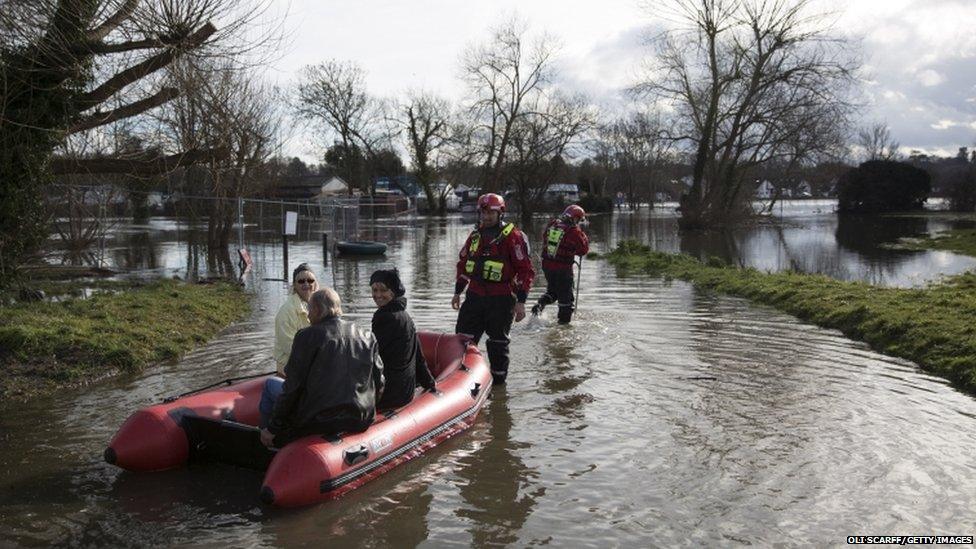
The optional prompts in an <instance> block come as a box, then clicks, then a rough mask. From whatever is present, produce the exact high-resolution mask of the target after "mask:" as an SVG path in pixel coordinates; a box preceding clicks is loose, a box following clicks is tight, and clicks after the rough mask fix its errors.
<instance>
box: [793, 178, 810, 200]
mask: <svg viewBox="0 0 976 549" xmlns="http://www.w3.org/2000/svg"><path fill="white" fill-rule="evenodd" d="M812 196H813V189H811V187H810V184H809V183H807V182H806V181H800V183H799V184H797V186H796V197H797V198H810V197H812Z"/></svg>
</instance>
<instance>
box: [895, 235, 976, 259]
mask: <svg viewBox="0 0 976 549" xmlns="http://www.w3.org/2000/svg"><path fill="white" fill-rule="evenodd" d="M898 247H899V248H905V249H910V250H945V251H948V252H955V253H957V254H963V255H968V256H973V257H976V229H953V230H949V231H942V232H938V233H936V234H934V235H932V236H929V237H927V238H913V239H910V240H904V241H902V242H900V243H899V244H898Z"/></svg>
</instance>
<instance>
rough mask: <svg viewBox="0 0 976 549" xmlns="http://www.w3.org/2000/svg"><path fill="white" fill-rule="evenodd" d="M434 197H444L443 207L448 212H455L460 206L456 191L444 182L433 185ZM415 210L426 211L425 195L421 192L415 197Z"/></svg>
mask: <svg viewBox="0 0 976 549" xmlns="http://www.w3.org/2000/svg"><path fill="white" fill-rule="evenodd" d="M434 196H443V197H444V207H445V209H446V210H447V211H449V212H454V211H457V210H458V208H459V207H460V206H461V198H460V197H458V195H457V190H456V189H455V188H454V187H452V186H451V184H450V183H448V182H446V181H438V182H437V183H434ZM416 198H417V209H418V210H428V209H429V208H428V207H427V193H425V192H424V191H423V190H421V191H420V192H419V193H418V194H417V196H416Z"/></svg>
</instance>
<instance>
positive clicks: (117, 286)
mask: <svg viewBox="0 0 976 549" xmlns="http://www.w3.org/2000/svg"><path fill="white" fill-rule="evenodd" d="M103 286H111V287H110V288H108V289H107V291H105V290H106V288H102V290H103V291H102V292H101V293H97V294H95V295H91V296H90V297H87V298H85V297H84V296H83V295H82V296H80V297H79V296H78V295H72V293H71V292H68V293H66V294H65V297H59V300H57V301H40V302H21V303H15V304H13V305H8V306H3V307H0V401H8V400H15V399H29V398H32V397H35V396H38V395H41V394H48V393H51V392H54V391H56V390H58V389H60V388H63V387H69V386H77V385H85V384H88V383H91V382H93V381H96V380H99V379H103V378H105V377H109V376H112V375H116V374H118V373H122V372H134V371H139V370H142V369H143V368H146V367H149V366H151V365H153V364H157V363H159V362H162V361H165V360H171V359H174V358H177V357H179V356H180V355H182V354H183V353H185V352H186V351H188V350H190V349H192V348H193V347H195V346H197V345H200V344H202V343H204V342H206V341H207V340H208V339H210V338H211V337H212V336H213V335H214V334H216V333H217V332H219V331H220V330H221V329H223V328H224V327H226V326H227V325H228V324H230V323H232V322H234V321H236V320H239V319H241V318H243V317H244V315H245V314H246V313H247V311H248V310H249V308H250V304H249V300H248V297H247V296H246V294H245V293H244V292H243V290H242V289H241V288H239V287H238V286H235V285H232V284H229V283H225V282H219V283H215V284H188V283H184V282H180V281H175V280H160V281H155V282H151V283H148V284H145V285H132V284H131V283H129V284H125V283H113V284H110V285H109V284H105V285H103ZM76 294H77V292H76Z"/></svg>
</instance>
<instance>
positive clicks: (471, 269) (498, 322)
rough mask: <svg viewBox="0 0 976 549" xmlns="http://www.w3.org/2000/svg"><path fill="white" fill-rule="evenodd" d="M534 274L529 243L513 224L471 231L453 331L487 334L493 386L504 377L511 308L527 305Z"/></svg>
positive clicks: (463, 255)
mask: <svg viewBox="0 0 976 549" xmlns="http://www.w3.org/2000/svg"><path fill="white" fill-rule="evenodd" d="M534 277H535V271H534V270H532V261H531V260H530V259H529V244H528V242H527V241H526V239H525V235H523V234H522V231H520V230H518V229H516V228H515V226H514V225H513V224H511V223H498V224H497V225H494V226H492V227H485V228H479V229H475V230H474V231H471V234H470V235H468V239H467V240H465V242H464V246H463V247H462V248H461V253H460V254H459V259H458V263H457V282H456V283H455V286H454V293H455V295H457V294H460V293H461V292H463V291H464V289H465V287H467V290H468V291H467V293H466V294H465V298H464V303H462V304H461V310H460V311H458V319H457V326H456V328H455V331H456V332H457V333H459V334H467V335H469V336H471V337H472V338H474V341H475V344H477V343H478V341H480V340H481V336H482V334H488V341H487V343H486V347H487V349H488V362H489V364H490V365H491V375H492V377H493V378H494V381H495V383H504V382H505V378H506V377H507V376H508V343H509V341H510V339H509V337H508V332H509V330H511V329H512V320H513V319H514V316H515V303H516V302H518V303H525V300H526V298H527V297H528V295H529V288H530V287H531V286H532V279H533V278H534Z"/></svg>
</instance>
